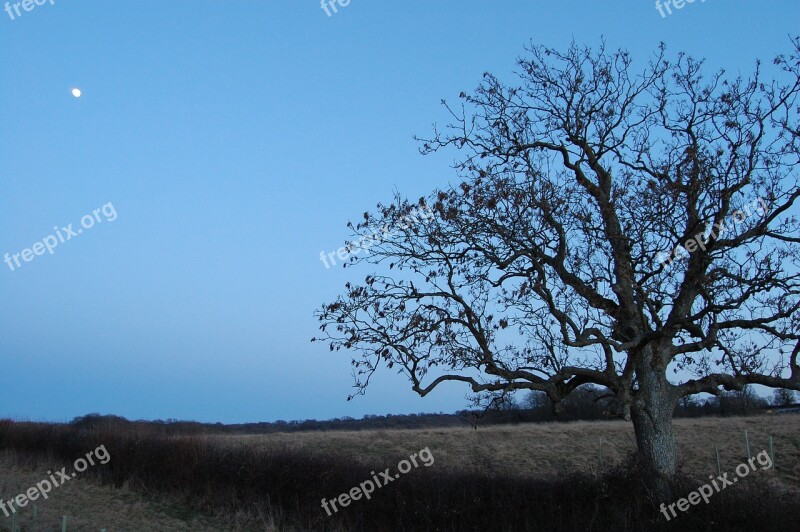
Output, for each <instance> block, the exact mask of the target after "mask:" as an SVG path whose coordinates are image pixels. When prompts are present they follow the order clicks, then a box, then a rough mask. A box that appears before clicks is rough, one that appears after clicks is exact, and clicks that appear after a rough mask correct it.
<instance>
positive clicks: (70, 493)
mask: <svg viewBox="0 0 800 532" xmlns="http://www.w3.org/2000/svg"><path fill="white" fill-rule="evenodd" d="M64 465H65V464H62V463H60V462H58V461H57V460H44V459H43V460H41V461H40V462H39V464H37V465H36V466H35V467H20V466H19V465H18V459H17V456H16V454H15V453H13V452H8V451H3V452H0V497H2V499H3V500H5V501H7V500H9V499H11V498H12V497H15V496H16V495H18V494H20V493H24V492H25V491H27V489H28V488H30V487H32V486H35V485H36V483H37V482H39V481H41V480H42V479H46V478H47V474H46V473H47V471H48V470H57V469H60V468H61V467H64ZM35 504H36V509H37V517H36V520H35V522H34V519H33V505H32V503H29V504H28V505H27V506H26V507H24V508H22V509H20V511H19V512H18V514H17V519H18V520H19V521H18V524H19V525H20V526H22V527H23V530H36V531H37V532H45V531H57V530H58V531H60V530H61V518H62V516H64V515H66V516H67V525H68V530H69V531H70V532H74V531H95V532H96V531H99V530H101V529H106V530H107V531H108V532H112V531H131V532H141V531H142V530H170V531H172V530H176V531H179V530H187V531H188V530H191V531H193V532H194V531H197V532H201V531H208V532H212V531H216V530H265V529H266V530H270V528H269V527H264V526H260V527H258V528H256V527H255V526H254V524H253V522H252V520H250V519H248V518H245V517H242V518H241V519H240V521H239V523H240V524H239V525H237V524H232V523H236V519H235V516H233V520H232V519H231V517H227V518H226V519H213V518H209V517H207V516H196V515H185V512H184V511H183V510H181V509H180V508H177V507H176V506H175V505H173V504H170V503H168V502H166V501H163V500H162V502H157V499H155V498H151V497H145V496H143V495H141V494H139V493H134V492H132V491H130V490H129V489H128V488H127V486H123V487H122V488H119V489H115V488H114V487H113V486H108V485H106V486H102V485H100V484H99V483H98V482H97V481H96V480H95V479H92V478H90V477H81V476H77V477H75V478H73V479H71V480H70V481H69V482H66V483H65V484H64V485H63V486H59V487H58V488H54V489H53V490H52V491H51V492H50V493H49V494H48V498H47V499H46V500H44V499H39V500H37V501H35ZM34 525H35V526H34ZM10 528H11V519H10V518H7V517H5V514H3V512H2V511H0V531H7V530H10Z"/></svg>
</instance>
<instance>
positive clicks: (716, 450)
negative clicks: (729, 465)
mask: <svg viewBox="0 0 800 532" xmlns="http://www.w3.org/2000/svg"><path fill="white" fill-rule="evenodd" d="M714 453H715V454H716V455H717V475H719V476H722V466H721V465H720V463H719V447H717V444H716V443H715V444H714Z"/></svg>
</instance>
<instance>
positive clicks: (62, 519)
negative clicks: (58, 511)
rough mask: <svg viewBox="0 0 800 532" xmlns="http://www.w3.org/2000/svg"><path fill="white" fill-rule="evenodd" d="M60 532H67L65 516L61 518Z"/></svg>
mask: <svg viewBox="0 0 800 532" xmlns="http://www.w3.org/2000/svg"><path fill="white" fill-rule="evenodd" d="M61 532H67V516H66V515H65V516H64V517H62V518H61Z"/></svg>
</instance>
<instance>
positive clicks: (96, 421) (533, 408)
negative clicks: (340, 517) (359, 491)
mask: <svg viewBox="0 0 800 532" xmlns="http://www.w3.org/2000/svg"><path fill="white" fill-rule="evenodd" d="M794 398H795V395H794V394H793V393H792V392H790V391H788V390H776V391H775V395H774V397H773V399H772V401H768V400H767V399H765V398H763V397H761V396H759V395H758V394H756V393H755V392H754V391H753V390H752V389H750V388H745V389H744V390H742V391H733V392H724V393H722V395H720V396H718V397H716V396H709V397H705V398H703V397H688V398H684V399H682V400H681V401H680V402H679V403H678V405H677V406H676V407H675V416H676V417H702V416H740V415H750V414H755V413H758V412H763V411H765V410H767V409H768V408H769V407H770V405H775V406H786V405H791V404H793V402H794ZM617 417H618V415H617V414H616V413H615V411H614V408H613V402H612V400H611V396H610V395H609V394H608V392H607V390H605V389H603V388H600V387H596V386H592V385H586V386H581V387H579V388H578V389H576V390H575V391H574V392H573V393H572V394H570V395H569V397H567V398H566V399H565V400H564V401H562V402H561V403H560V405H559V408H558V409H556V408H554V405H553V404H552V402H551V401H550V399H549V398H548V397H547V396H546V395H545V394H544V393H539V392H531V393H529V394H528V395H527V396H526V397H525V398H524V400H523V401H522V402H519V403H518V402H516V401H514V400H513V399H512V398H510V397H505V398H503V399H502V400H501V401H497V402H496V403H495V404H494V406H493V407H492V408H489V409H485V410H460V411H458V412H456V413H455V414H442V413H439V414H424V413H420V414H402V415H393V414H387V415H385V416H377V415H366V416H364V417H363V418H362V419H354V418H351V417H343V418H336V419H330V420H325V421H317V420H315V419H307V420H305V421H283V420H278V421H275V422H261V423H239V424H227V425H226V424H222V423H200V422H196V421H178V420H176V419H168V420H166V421H164V420H155V421H129V420H127V419H125V418H123V417H119V416H104V415H100V414H88V415H86V416H81V417H78V418H75V419H73V420H72V421H71V422H70V424H71V425H73V426H76V427H78V428H86V429H98V428H108V427H110V426H112V427H119V428H134V427H140V428H147V429H148V430H149V431H151V432H156V433H160V434H269V433H275V432H299V431H314V430H375V429H420V428H444V427H465V426H473V427H480V426H483V425H497V424H518V423H536V422H546V421H578V420H587V421H591V420H603V419H615V418H617Z"/></svg>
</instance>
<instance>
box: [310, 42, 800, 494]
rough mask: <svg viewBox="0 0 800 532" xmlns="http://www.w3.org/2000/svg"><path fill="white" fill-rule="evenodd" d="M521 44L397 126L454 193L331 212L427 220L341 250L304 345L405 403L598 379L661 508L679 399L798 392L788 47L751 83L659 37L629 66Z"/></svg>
mask: <svg viewBox="0 0 800 532" xmlns="http://www.w3.org/2000/svg"><path fill="white" fill-rule="evenodd" d="M526 52H527V53H526V55H525V56H524V57H522V58H521V59H520V60H519V61H518V66H519V71H518V73H517V75H518V80H517V81H516V82H515V83H513V84H510V85H508V84H504V83H503V82H501V81H500V80H499V79H498V78H496V77H495V76H493V75H491V74H485V75H484V78H483V82H482V83H481V84H480V85H479V87H478V88H477V89H476V90H475V92H474V93H473V94H471V95H467V94H465V93H461V100H462V102H461V104H460V105H459V106H453V105H450V104H448V103H447V102H443V105H444V106H445V108H446V110H447V111H448V113H449V115H450V117H451V121H450V123H449V124H448V125H447V126H445V127H443V128H439V127H435V128H434V134H433V136H432V137H431V138H429V139H419V140H420V141H421V142H422V143H423V144H422V152H423V153H430V152H434V151H438V150H441V149H443V148H449V147H454V148H456V149H458V150H460V151H461V152H463V153H464V155H463V157H462V158H460V159H459V160H458V161H457V162H456V164H455V168H456V171H457V172H458V174H459V178H460V180H461V182H460V184H458V185H457V186H451V187H445V188H444V189H442V190H437V191H434V192H433V194H432V195H431V196H430V197H428V198H420V200H419V201H418V202H409V201H407V200H404V199H403V198H401V197H399V196H397V197H395V198H394V201H393V202H392V203H390V204H388V205H383V204H378V209H377V212H376V213H374V214H371V213H365V214H364V219H363V220H362V221H361V222H360V223H358V224H357V225H352V224H350V227H351V228H352V229H353V232H354V236H355V237H359V236H361V238H364V236H365V235H369V234H370V233H374V232H375V229H376V228H378V227H383V226H385V225H390V226H392V225H397V224H398V223H399V222H400V221H401V220H402V219H403V217H404V215H406V214H407V213H409V212H411V211H412V210H413V209H414V208H415V207H416V206H417V204H418V205H420V206H431V207H432V208H433V211H434V212H435V213H436V215H435V216H434V217H432V218H431V219H426V220H424V221H421V222H420V223H417V224H405V225H404V226H402V227H401V228H400V229H399V230H398V231H396V232H395V233H394V236H393V237H392V238H391V239H388V240H383V241H380V242H378V243H376V244H375V245H374V246H373V247H371V248H370V249H369V253H368V254H364V255H361V256H358V257H355V258H354V259H353V262H356V263H357V262H362V261H367V262H370V263H373V264H374V265H375V266H376V267H377V266H380V272H379V273H376V274H373V275H369V276H367V277H366V279H365V282H364V284H363V285H352V284H350V283H348V284H347V285H346V288H347V291H346V293H345V294H343V295H342V296H340V297H339V298H338V299H337V300H336V301H335V302H334V303H331V304H326V305H323V307H322V308H321V310H319V311H318V314H317V315H318V318H319V320H320V321H321V327H320V328H321V330H322V331H323V334H322V335H321V338H317V340H324V341H328V342H330V348H331V350H335V349H340V348H347V349H351V350H355V351H356V352H357V354H356V355H355V358H354V360H353V365H354V368H355V376H356V386H357V389H358V391H359V392H363V391H364V388H365V387H366V386H367V385H368V383H369V380H370V377H371V375H372V374H373V372H374V371H375V370H376V369H377V368H378V367H379V366H380V365H381V363H385V364H386V365H387V366H388V367H389V368H392V367H395V366H396V367H397V368H398V369H399V370H400V371H401V372H402V373H404V374H405V375H406V376H407V377H408V378H409V379H410V381H411V384H412V388H413V390H414V391H415V392H417V393H418V394H420V395H422V396H425V395H427V394H428V393H430V392H431V391H432V390H434V388H436V387H437V386H439V385H441V384H443V383H451V382H461V383H466V384H468V385H469V386H470V387H471V389H472V391H473V392H475V393H477V394H482V393H507V392H510V391H514V390H519V389H526V390H538V391H543V392H545V393H546V394H547V395H548V396H549V397H550V399H551V400H553V401H554V402H556V403H558V402H559V401H561V400H563V399H564V398H565V397H566V396H567V395H568V394H569V393H570V392H572V391H573V390H575V389H576V388H577V387H578V386H580V385H583V384H586V383H594V384H597V385H600V386H604V387H606V388H608V389H609V390H610V391H611V393H613V395H614V398H615V404H616V405H617V406H616V410H617V412H618V413H619V415H620V416H627V415H629V416H630V418H631V419H632V421H633V426H634V430H635V434H636V441H637V446H638V453H639V456H640V458H641V461H642V463H643V464H644V465H645V466H646V468H647V471H648V472H649V475H648V479H649V483H650V487H651V489H652V492H653V494H654V496H655V498H656V499H660V500H664V499H669V498H670V497H671V490H672V479H673V476H674V474H675V459H674V457H675V454H674V452H673V432H672V414H673V409H674V407H675V405H676V402H677V401H678V399H679V398H681V397H684V396H688V395H691V394H697V393H702V392H708V393H711V394H715V395H718V394H720V393H721V391H722V390H742V389H743V388H744V387H745V386H746V385H748V384H761V385H765V386H769V387H779V388H789V389H795V390H800V367H798V353H800V323H799V321H800V320H798V314H797V309H798V306H799V305H800V298H798V293H800V285H798V281H800V278H799V277H798V262H799V261H798V258H799V257H798V246H797V244H798V243H800V234H799V233H798V224H797V220H796V219H795V218H794V217H793V213H792V209H793V208H794V204H795V201H796V200H797V198H798V196H800V187H798V181H797V180H798V166H800V127H799V126H798V108H797V105H798V103H799V102H800V100H798V94H800V39H793V40H792V51H791V53H790V54H789V55H788V56H778V57H777V58H776V59H775V61H774V63H773V66H774V70H775V72H774V76H773V79H763V76H762V66H761V64H760V63H757V64H756V66H755V69H754V72H753V74H752V75H751V76H750V77H749V78H741V77H739V78H733V79H727V78H726V75H725V73H724V72H717V73H712V74H711V75H707V76H704V75H703V73H702V72H703V62H702V61H697V60H694V59H692V58H690V57H687V56H685V55H678V56H677V58H676V59H675V61H674V62H670V61H668V60H667V58H666V52H665V47H664V46H663V45H662V46H661V47H660V48H659V49H658V50H657V51H656V53H655V54H653V55H652V57H651V58H650V60H649V62H648V63H647V64H646V65H644V66H643V67H642V68H640V69H638V70H636V71H634V68H633V62H632V59H631V56H630V55H629V54H628V53H627V52H626V51H624V50H618V51H609V50H606V47H605V45H604V44H603V45H601V46H600V47H599V48H598V49H597V50H592V49H589V48H584V47H581V46H578V45H576V44H573V45H572V46H570V47H569V48H568V49H567V50H566V51H558V50H553V49H549V48H545V47H542V46H534V45H531V46H530V47H528V48H527V49H526ZM668 377H669V378H668Z"/></svg>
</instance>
